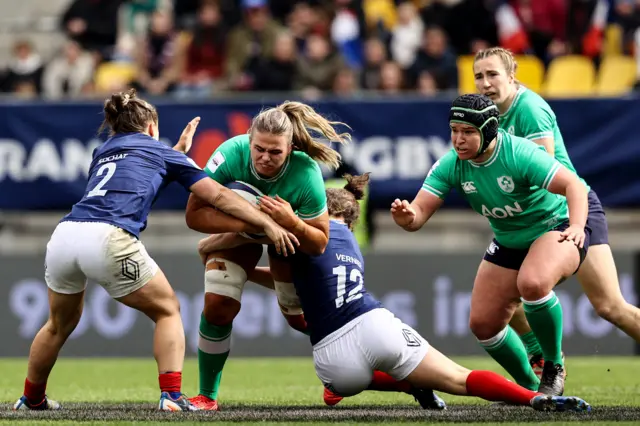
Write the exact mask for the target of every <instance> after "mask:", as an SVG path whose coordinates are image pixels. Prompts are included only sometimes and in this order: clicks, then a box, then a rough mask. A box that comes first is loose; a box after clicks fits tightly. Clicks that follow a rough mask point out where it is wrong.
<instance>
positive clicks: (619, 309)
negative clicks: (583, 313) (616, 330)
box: [593, 299, 627, 325]
mask: <svg viewBox="0 0 640 426" xmlns="http://www.w3.org/2000/svg"><path fill="white" fill-rule="evenodd" d="M593 307H594V309H595V310H596V313H597V314H598V316H599V317H600V318H603V319H605V320H607V321H609V322H610V323H613V324H615V325H618V324H619V322H620V319H621V318H622V317H623V315H624V311H625V309H626V307H627V302H625V301H624V299H619V300H612V299H598V300H594V301H593Z"/></svg>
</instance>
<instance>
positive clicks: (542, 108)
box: [518, 88, 554, 116]
mask: <svg viewBox="0 0 640 426" xmlns="http://www.w3.org/2000/svg"><path fill="white" fill-rule="evenodd" d="M518 107H519V108H518V112H522V111H524V112H530V113H536V112H538V113H540V112H544V113H547V114H549V115H552V116H554V113H553V110H552V109H551V106H550V105H549V104H548V103H547V101H545V100H544V98H543V97H542V96H540V95H539V94H537V93H536V92H534V91H533V90H530V89H527V88H524V89H523V92H522V94H521V95H520V102H518Z"/></svg>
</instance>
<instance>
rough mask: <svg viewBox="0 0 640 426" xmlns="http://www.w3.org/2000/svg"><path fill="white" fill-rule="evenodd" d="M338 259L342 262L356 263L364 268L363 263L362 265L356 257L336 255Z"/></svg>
mask: <svg viewBox="0 0 640 426" xmlns="http://www.w3.org/2000/svg"><path fill="white" fill-rule="evenodd" d="M336 259H338V260H340V261H342V262H349V263H355V264H356V265H358V266H359V267H360V268H362V263H360V261H359V260H358V259H356V258H355V257H351V256H347V255H345V254H340V253H336Z"/></svg>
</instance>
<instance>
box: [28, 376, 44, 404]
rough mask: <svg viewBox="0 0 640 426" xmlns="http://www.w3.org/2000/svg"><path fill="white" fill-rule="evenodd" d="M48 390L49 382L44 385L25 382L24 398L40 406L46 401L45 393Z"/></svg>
mask: <svg viewBox="0 0 640 426" xmlns="http://www.w3.org/2000/svg"><path fill="white" fill-rule="evenodd" d="M46 389H47V382H44V383H39V384H36V383H31V382H30V381H29V379H25V380H24V396H26V397H27V399H28V400H29V403H31V404H40V403H41V402H42V401H44V393H45V390H46Z"/></svg>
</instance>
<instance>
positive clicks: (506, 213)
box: [482, 202, 523, 219]
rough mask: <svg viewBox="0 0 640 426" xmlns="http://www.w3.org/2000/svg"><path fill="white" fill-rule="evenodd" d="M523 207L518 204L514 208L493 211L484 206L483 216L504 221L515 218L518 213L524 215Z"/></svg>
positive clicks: (498, 208) (506, 207) (507, 207)
mask: <svg viewBox="0 0 640 426" xmlns="http://www.w3.org/2000/svg"><path fill="white" fill-rule="evenodd" d="M522 212H523V210H522V207H520V204H518V203H517V202H516V203H514V204H513V206H504V207H494V208H492V209H491V210H489V208H488V207H487V206H485V205H484V204H483V205H482V215H483V216H486V217H492V218H494V219H504V218H506V217H514V216H516V215H517V214H518V213H522Z"/></svg>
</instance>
